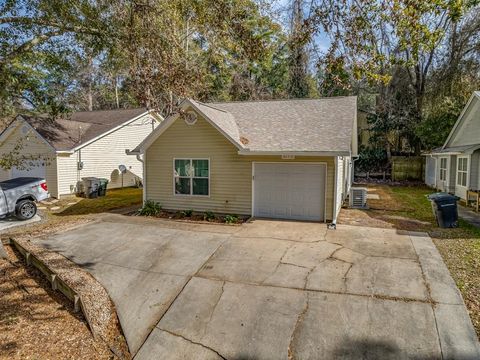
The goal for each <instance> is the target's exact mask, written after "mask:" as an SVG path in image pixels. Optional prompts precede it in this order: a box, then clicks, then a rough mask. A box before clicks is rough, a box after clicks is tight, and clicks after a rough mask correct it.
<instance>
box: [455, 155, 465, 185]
mask: <svg viewBox="0 0 480 360" xmlns="http://www.w3.org/2000/svg"><path fill="white" fill-rule="evenodd" d="M467 176H468V158H466V157H463V158H458V162H457V185H460V186H467Z"/></svg>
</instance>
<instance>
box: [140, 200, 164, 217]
mask: <svg viewBox="0 0 480 360" xmlns="http://www.w3.org/2000/svg"><path fill="white" fill-rule="evenodd" d="M161 211H162V206H161V205H160V204H159V203H158V202H155V201H153V200H147V201H145V204H143V207H142V209H141V210H140V215H142V216H157V215H158V214H160V212H161Z"/></svg>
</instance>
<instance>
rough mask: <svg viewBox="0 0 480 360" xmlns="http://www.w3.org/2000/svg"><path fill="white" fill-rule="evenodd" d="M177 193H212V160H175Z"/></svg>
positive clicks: (174, 172) (203, 194) (174, 170)
mask: <svg viewBox="0 0 480 360" xmlns="http://www.w3.org/2000/svg"><path fill="white" fill-rule="evenodd" d="M173 174H174V184H175V185H174V186H175V195H200V196H208V195H209V194H210V161H209V160H208V159H175V160H174V169H173Z"/></svg>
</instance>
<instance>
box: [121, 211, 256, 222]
mask: <svg viewBox="0 0 480 360" xmlns="http://www.w3.org/2000/svg"><path fill="white" fill-rule="evenodd" d="M128 215H132V216H144V215H140V213H139V212H138V211H134V212H131V213H130V214H128ZM227 216H228V215H218V214H215V215H214V216H213V217H210V218H207V217H206V215H205V214H204V213H192V214H191V215H190V214H185V213H184V212H183V211H166V210H162V211H161V212H160V213H159V214H158V215H155V216H149V217H154V218H160V219H170V220H181V221H188V222H195V223H216V224H225V223H228V224H231V225H234V224H243V223H244V222H246V221H248V219H250V217H249V216H240V215H235V217H236V220H235V221H232V222H227V221H226V217H227Z"/></svg>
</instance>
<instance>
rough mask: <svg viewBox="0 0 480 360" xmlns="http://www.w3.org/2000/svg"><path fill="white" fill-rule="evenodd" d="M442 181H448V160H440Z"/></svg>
mask: <svg viewBox="0 0 480 360" xmlns="http://www.w3.org/2000/svg"><path fill="white" fill-rule="evenodd" d="M440 180H447V158H440Z"/></svg>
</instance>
